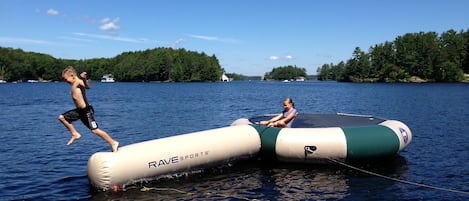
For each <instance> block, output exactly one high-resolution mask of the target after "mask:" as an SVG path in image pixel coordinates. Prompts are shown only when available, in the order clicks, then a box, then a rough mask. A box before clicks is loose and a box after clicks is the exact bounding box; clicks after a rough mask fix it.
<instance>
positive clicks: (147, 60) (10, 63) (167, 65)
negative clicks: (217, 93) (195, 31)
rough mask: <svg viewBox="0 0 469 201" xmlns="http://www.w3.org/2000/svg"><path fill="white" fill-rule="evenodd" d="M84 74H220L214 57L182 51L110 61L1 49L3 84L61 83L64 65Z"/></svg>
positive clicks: (161, 77)
mask: <svg viewBox="0 0 469 201" xmlns="http://www.w3.org/2000/svg"><path fill="white" fill-rule="evenodd" d="M69 65H71V66H73V67H75V68H76V69H77V71H79V72H81V71H87V72H88V73H89V76H90V79H92V80H100V79H101V76H103V75H105V74H113V75H114V77H115V78H116V80H118V81H129V82H132V81H138V82H141V81H145V82H146V81H169V82H199V81H218V80H220V77H221V75H222V73H223V71H224V70H223V69H222V68H221V66H220V64H219V62H218V59H217V57H216V56H215V55H212V56H208V55H206V54H205V53H203V52H202V53H199V52H194V51H187V50H185V49H183V48H181V49H172V48H155V49H148V50H144V51H133V52H124V53H122V54H119V55H117V56H115V57H113V58H93V59H83V60H69V59H57V58H54V57H52V56H50V55H47V54H41V53H35V52H25V51H23V50H21V49H13V48H3V47H0V75H2V76H3V79H4V80H6V81H26V80H50V81H58V80H62V78H61V72H62V70H63V69H64V68H65V67H66V66H69Z"/></svg>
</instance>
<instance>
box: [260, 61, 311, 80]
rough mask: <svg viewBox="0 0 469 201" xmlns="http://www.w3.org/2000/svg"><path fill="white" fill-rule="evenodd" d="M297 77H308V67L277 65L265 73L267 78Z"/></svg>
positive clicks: (285, 78)
mask: <svg viewBox="0 0 469 201" xmlns="http://www.w3.org/2000/svg"><path fill="white" fill-rule="evenodd" d="M297 77H304V78H306V69H305V68H300V67H297V66H292V65H288V66H280V67H275V68H273V69H272V71H270V72H266V73H265V74H264V79H265V80H291V79H295V78H297Z"/></svg>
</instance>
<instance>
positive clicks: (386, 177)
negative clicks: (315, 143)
mask: <svg viewBox="0 0 469 201" xmlns="http://www.w3.org/2000/svg"><path fill="white" fill-rule="evenodd" d="M329 160H330V161H332V162H335V163H337V164H340V165H343V166H345V167H348V168H351V169H354V170H357V171H360V172H364V173H367V174H370V175H374V176H377V177H381V178H384V179H389V180H393V181H397V182H401V183H405V184H410V185H414V186H420V187H425V188H431V189H436V190H441V191H448V192H453V193H461V194H466V195H469V192H466V191H459V190H453V189H448V188H442V187H436V186H430V185H426V184H420V183H415V182H411V181H406V180H402V179H397V178H393V177H388V176H385V175H381V174H378V173H374V172H371V171H368V170H364V169H361V168H358V167H355V166H352V165H349V164H346V163H343V162H341V161H338V160H335V159H332V158H329Z"/></svg>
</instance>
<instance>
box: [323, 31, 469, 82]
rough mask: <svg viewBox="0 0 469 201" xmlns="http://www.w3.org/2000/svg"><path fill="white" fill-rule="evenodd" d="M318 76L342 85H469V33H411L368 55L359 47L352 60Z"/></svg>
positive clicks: (330, 66)
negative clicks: (434, 83) (427, 83)
mask: <svg viewBox="0 0 469 201" xmlns="http://www.w3.org/2000/svg"><path fill="white" fill-rule="evenodd" d="M317 73H318V79H319V80H337V81H342V82H468V80H469V30H467V31H460V32H456V31H454V30H452V29H451V30H448V31H446V32H443V33H442V34H440V35H438V34H437V33H435V32H427V33H424V32H419V33H408V34H405V35H403V36H398V37H397V38H396V39H395V40H394V41H392V42H388V41H386V42H384V43H381V44H378V45H374V46H372V47H370V48H369V50H368V52H367V53H366V52H364V51H362V50H361V49H360V48H359V47H356V48H355V50H354V51H353V53H352V58H351V59H349V60H347V61H346V62H344V61H341V62H339V63H338V64H333V63H331V64H324V65H323V66H321V67H320V68H318V70H317Z"/></svg>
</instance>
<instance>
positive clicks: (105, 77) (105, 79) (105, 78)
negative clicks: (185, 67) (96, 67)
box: [101, 74, 116, 82]
mask: <svg viewBox="0 0 469 201" xmlns="http://www.w3.org/2000/svg"><path fill="white" fill-rule="evenodd" d="M101 82H116V79H114V76H112V74H107V75H103V77H101Z"/></svg>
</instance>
